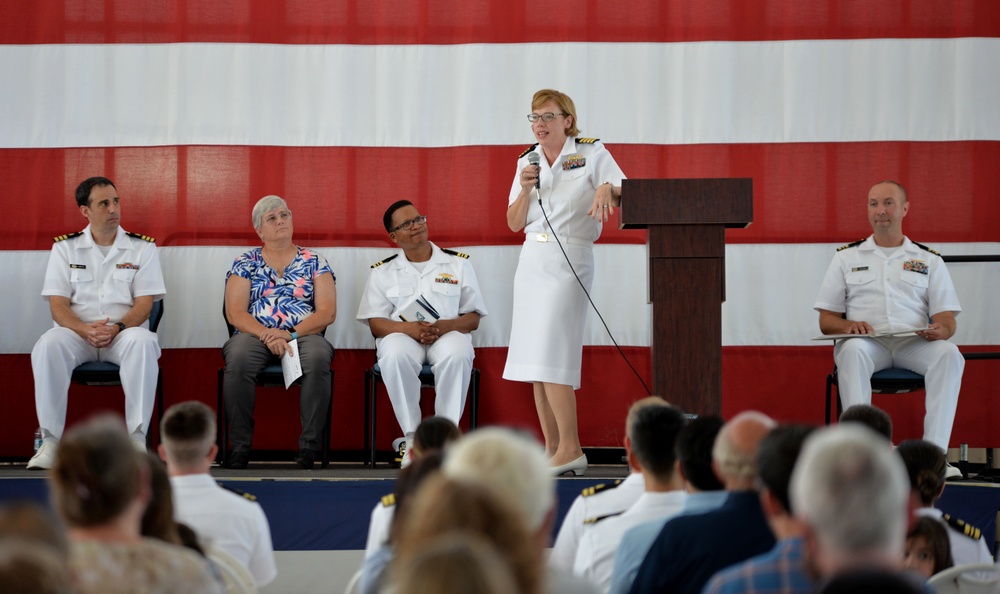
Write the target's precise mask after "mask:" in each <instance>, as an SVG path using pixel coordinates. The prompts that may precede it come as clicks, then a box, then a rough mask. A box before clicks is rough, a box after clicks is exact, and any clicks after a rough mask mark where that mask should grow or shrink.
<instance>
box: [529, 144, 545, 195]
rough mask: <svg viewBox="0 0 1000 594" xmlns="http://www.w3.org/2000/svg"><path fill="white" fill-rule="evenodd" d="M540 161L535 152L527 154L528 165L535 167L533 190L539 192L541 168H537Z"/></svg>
mask: <svg viewBox="0 0 1000 594" xmlns="http://www.w3.org/2000/svg"><path fill="white" fill-rule="evenodd" d="M541 161H542V159H541V157H539V156H538V153H537V152H536V151H531V152H530V153H528V165H534V166H535V172H534V173H535V189H536V190H540V189H541V188H542V168H541V166H539V163H541Z"/></svg>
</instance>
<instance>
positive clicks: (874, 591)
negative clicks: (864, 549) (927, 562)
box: [817, 567, 927, 594]
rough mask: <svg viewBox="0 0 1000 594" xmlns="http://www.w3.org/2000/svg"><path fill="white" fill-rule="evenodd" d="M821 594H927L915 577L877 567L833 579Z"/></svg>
mask: <svg viewBox="0 0 1000 594" xmlns="http://www.w3.org/2000/svg"><path fill="white" fill-rule="evenodd" d="M817 592H818V593H819V594H927V590H926V589H924V587H923V584H921V583H920V581H919V580H917V579H915V578H914V576H912V575H910V574H907V573H900V572H898V571H889V570H886V569H882V568H876V567H860V568H854V569H848V570H845V571H843V572H841V573H838V574H837V575H835V576H833V577H831V578H830V579H829V580H827V582H826V583H825V584H823V585H822V586H821V587H820V588H819V590H818V591H817Z"/></svg>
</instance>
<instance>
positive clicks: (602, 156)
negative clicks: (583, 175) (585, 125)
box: [591, 142, 625, 186]
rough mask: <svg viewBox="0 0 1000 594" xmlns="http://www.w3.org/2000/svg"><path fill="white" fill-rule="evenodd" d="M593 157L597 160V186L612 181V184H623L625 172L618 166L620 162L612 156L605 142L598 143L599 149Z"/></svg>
mask: <svg viewBox="0 0 1000 594" xmlns="http://www.w3.org/2000/svg"><path fill="white" fill-rule="evenodd" d="M591 159H593V160H594V161H596V163H594V169H593V172H594V173H593V175H594V185H595V186H599V185H601V184H603V183H604V182H611V183H612V185H615V186H620V185H622V180H623V179H625V174H624V173H622V170H621V167H619V166H618V162H617V161H615V158H614V157H612V156H611V152H610V151H608V149H607V147H605V146H604V143H603V142H598V143H597V151H596V152H595V153H594V155H593V156H592V157H591Z"/></svg>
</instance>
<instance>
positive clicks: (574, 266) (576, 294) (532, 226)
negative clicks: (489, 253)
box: [503, 89, 625, 475]
mask: <svg viewBox="0 0 1000 594" xmlns="http://www.w3.org/2000/svg"><path fill="white" fill-rule="evenodd" d="M528 121H530V122H531V131H532V133H533V134H534V135H535V140H536V141H537V142H536V144H535V145H533V146H531V147H530V148H528V149H527V150H525V151H524V152H523V153H522V154H521V156H520V158H519V159H518V161H517V174H516V175H515V177H514V183H513V184H512V185H511V190H510V197H509V199H508V206H507V225H508V226H509V227H510V230H511V231H514V232H518V231H521V230H523V231H524V235H525V240H524V245H523V247H522V248H521V256H520V259H519V260H518V263H517V271H516V272H515V274H514V315H513V323H512V327H511V334H510V348H509V350H508V353H507V365H506V366H505V368H504V372H503V377H504V379H508V380H514V381H521V382H531V383H532V386H533V389H534V395H535V408H536V409H537V411H538V421H539V423H540V424H541V427H542V435H543V436H544V438H545V451H546V454H547V455H548V457H549V464H550V465H551V466H552V471H553V474H556V475H560V474H565V473H567V472H572V473H573V474H575V475H581V474H583V473H584V472H585V471H586V469H587V456H586V455H584V453H583V449H582V448H581V446H580V435H579V431H578V429H577V420H576V394H575V393H574V391H575V390H576V389H577V388H579V387H580V367H581V362H582V359H583V328H584V322H585V321H586V318H587V308H588V305H587V303H588V299H587V295H586V294H585V293H584V291H583V289H582V288H581V287H580V284H581V283H582V284H583V286H584V287H585V288H586V290H587V291H588V292H589V291H590V287H591V283H592V281H593V277H594V241H596V240H597V238H598V237H600V235H601V226H602V225H603V223H604V222H605V221H607V220H608V217H609V216H610V215H613V214H614V209H615V207H616V206H619V205H620V204H621V181H622V180H623V179H624V178H625V174H623V173H622V170H621V169H620V168H619V167H618V164H617V163H616V162H615V159H614V157H612V156H611V153H609V152H608V150H607V149H606V148H605V147H604V145H603V144H602V143H601V142H600V141H599V140H598V139H596V138H580V137H579V134H580V130H579V129H578V128H577V121H576V107H575V106H574V105H573V100H572V99H570V98H569V96H567V95H566V94H565V93H560V92H559V91H554V90H551V89H543V90H541V91H538V92H537V93H535V96H534V97H533V98H532V100H531V113H530V114H529V115H528ZM532 163H537V165H534V164H532ZM560 247H561V248H562V249H560ZM564 253H565V255H564ZM574 271H575V273H574ZM577 277H579V282H578V281H577Z"/></svg>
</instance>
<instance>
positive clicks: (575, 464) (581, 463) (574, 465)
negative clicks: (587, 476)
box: [551, 454, 587, 476]
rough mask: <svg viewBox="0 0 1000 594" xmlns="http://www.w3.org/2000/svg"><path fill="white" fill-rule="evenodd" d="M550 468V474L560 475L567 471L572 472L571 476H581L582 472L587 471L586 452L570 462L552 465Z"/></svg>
mask: <svg viewBox="0 0 1000 594" xmlns="http://www.w3.org/2000/svg"><path fill="white" fill-rule="evenodd" d="M551 470H552V476H560V475H563V474H566V473H568V472H572V473H573V476H583V473H585V472H587V454H584V455H582V456H580V457H579V458H577V459H576V460H573V461H572V462H567V463H566V464H562V465H560V466H553V467H552V469H551Z"/></svg>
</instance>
